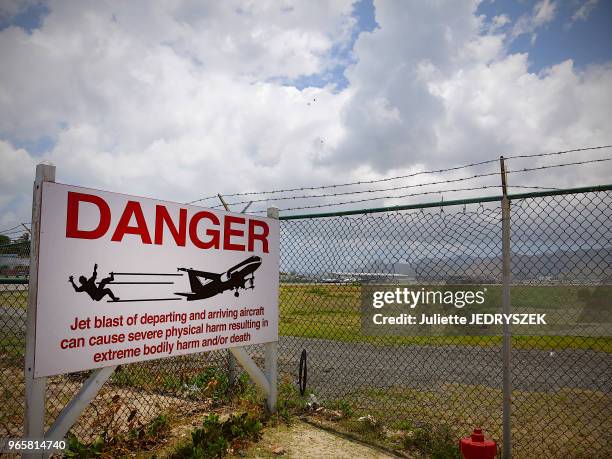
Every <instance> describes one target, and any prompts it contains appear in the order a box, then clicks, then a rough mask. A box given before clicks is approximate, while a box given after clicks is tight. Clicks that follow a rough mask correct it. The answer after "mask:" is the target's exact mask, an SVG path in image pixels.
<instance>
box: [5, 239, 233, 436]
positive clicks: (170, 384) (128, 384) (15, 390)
mask: <svg viewBox="0 0 612 459" xmlns="http://www.w3.org/2000/svg"><path fill="white" fill-rule="evenodd" d="M29 256H30V243H29V242H26V243H14V244H9V245H4V246H0V270H1V271H0V371H1V372H2V375H1V376H0V391H1V399H0V437H21V436H22V432H23V422H24V419H23V416H24V408H25V380H24V372H23V365H24V355H25V335H26V310H27V301H28V279H27V273H28V270H29V268H28V265H29V261H30V259H29ZM226 359H227V356H226V354H225V353H222V352H209V353H203V354H195V355H189V356H179V357H173V358H168V359H160V360H155V361H148V362H141V363H136V364H130V365H123V366H120V367H118V368H117V370H116V371H115V372H114V373H113V375H112V376H111V378H110V379H109V380H108V381H107V383H105V385H104V386H103V388H102V390H101V391H100V392H99V394H98V396H97V397H96V398H95V399H94V401H93V402H92V403H91V404H90V405H89V406H88V407H87V408H86V410H85V412H84V413H83V414H82V415H81V417H80V418H79V421H78V423H77V424H76V425H75V426H74V427H73V428H72V433H74V434H75V435H76V436H77V437H78V438H79V439H80V440H81V441H84V442H88V441H92V440H94V439H95V438H96V437H98V436H100V435H101V436H106V437H108V438H110V437H112V436H115V435H117V434H118V433H125V432H127V431H128V430H129V429H131V428H135V427H138V426H139V425H146V424H147V423H149V422H152V421H153V420H154V419H155V418H156V417H157V416H158V415H160V414H164V413H167V412H168V411H170V410H174V411H178V412H182V413H185V414H187V413H189V412H190V411H195V410H200V409H203V408H206V407H209V406H210V402H211V397H213V398H214V397H215V395H218V394H220V393H222V392H223V391H224V388H225V387H226V386H227V384H228V379H227V374H226V366H227V365H226ZM89 374H90V372H79V373H72V374H66V375H60V376H53V377H50V378H48V379H47V391H46V410H47V412H46V422H47V425H46V427H47V428H48V427H49V426H50V424H51V423H52V422H53V420H54V419H55V418H56V416H57V415H58V414H59V413H60V412H61V410H62V409H63V408H64V406H65V405H66V403H67V402H68V401H69V400H70V399H71V398H72V397H73V396H74V395H75V394H76V393H77V392H78V390H79V389H80V387H81V385H82V383H83V382H84V381H85V380H86V379H87V377H88V376H89ZM212 380H214V381H215V387H214V388H212V390H211V387H209V383H210V382H211V381H212Z"/></svg>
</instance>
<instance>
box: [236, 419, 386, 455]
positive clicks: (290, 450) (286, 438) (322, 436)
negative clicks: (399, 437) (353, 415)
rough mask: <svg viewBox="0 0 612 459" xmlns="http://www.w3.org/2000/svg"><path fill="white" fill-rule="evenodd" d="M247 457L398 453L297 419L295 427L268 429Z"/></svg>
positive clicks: (248, 451) (283, 426)
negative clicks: (368, 444) (359, 441)
mask: <svg viewBox="0 0 612 459" xmlns="http://www.w3.org/2000/svg"><path fill="white" fill-rule="evenodd" d="M236 457H239V456H236ZM244 457H248V458H271V457H286V458H300V459H320V458H322V457H325V458H337V459H355V458H364V459H378V458H390V457H397V456H394V455H391V454H389V453H387V452H385V451H382V450H379V449H376V448H374V447H371V446H367V445H364V444H361V443H358V442H355V441H352V440H349V439H346V438H344V437H342V436H340V435H337V434H333V433H330V432H328V431H326V430H323V429H320V428H318V427H315V426H312V425H310V424H308V423H305V422H302V421H299V420H296V421H294V422H293V423H292V425H291V426H286V425H280V426H278V427H273V428H266V429H264V434H263V437H262V439H261V440H260V441H259V442H258V443H256V444H255V445H253V446H251V448H249V449H248V450H247V451H246V454H245V456H244Z"/></svg>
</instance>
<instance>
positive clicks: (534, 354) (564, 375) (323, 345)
mask: <svg viewBox="0 0 612 459" xmlns="http://www.w3.org/2000/svg"><path fill="white" fill-rule="evenodd" d="M25 316H26V311H25V310H23V309H13V308H4V307H0V326H2V327H3V328H5V329H10V330H11V331H12V332H13V333H24V332H25ZM302 349H306V352H307V354H308V387H309V388H311V389H314V390H315V391H318V392H319V393H322V394H333V395H342V394H346V393H349V392H352V391H354V390H355V389H359V388H366V387H379V388H384V387H390V386H396V385H400V386H407V387H412V388H428V389H435V388H437V387H440V386H441V385H442V384H445V383H458V384H468V385H476V384H482V385H486V386H489V387H494V388H501V385H502V363H501V348H500V347H478V346H376V345H373V344H366V343H352V342H351V343H349V342H342V341H332V340H324V339H313V338H301V337H292V336H283V337H281V338H280V342H279V370H280V371H281V372H282V373H289V374H293V375H295V376H297V372H298V365H299V361H300V353H301V352H302ZM512 375H513V377H512V385H513V388H514V389H515V390H529V391H543V392H553V391H556V390H558V389H561V388H579V389H588V390H597V391H602V392H604V393H607V394H612V354H608V353H605V352H596V351H590V350H582V349H562V350H555V351H552V352H551V351H544V350H539V349H515V350H513V351H512Z"/></svg>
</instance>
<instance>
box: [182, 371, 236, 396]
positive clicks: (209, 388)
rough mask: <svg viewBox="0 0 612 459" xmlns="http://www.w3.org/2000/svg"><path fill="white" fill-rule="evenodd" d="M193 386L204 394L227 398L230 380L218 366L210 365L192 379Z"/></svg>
mask: <svg viewBox="0 0 612 459" xmlns="http://www.w3.org/2000/svg"><path fill="white" fill-rule="evenodd" d="M190 385H191V386H195V387H196V388H198V389H199V390H200V391H201V392H202V393H203V394H204V395H206V396H208V397H212V398H218V399H221V400H225V399H227V396H228V391H229V380H228V378H227V375H226V374H225V373H224V372H223V371H222V370H221V369H220V368H217V367H208V368H206V369H205V370H204V371H203V372H201V373H200V374H198V375H196V376H195V377H193V378H192V379H191V381H190Z"/></svg>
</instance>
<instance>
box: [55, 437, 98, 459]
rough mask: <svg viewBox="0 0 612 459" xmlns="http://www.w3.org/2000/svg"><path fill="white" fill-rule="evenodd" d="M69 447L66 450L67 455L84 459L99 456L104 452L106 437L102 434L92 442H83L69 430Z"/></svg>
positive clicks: (65, 454) (67, 438)
mask: <svg viewBox="0 0 612 459" xmlns="http://www.w3.org/2000/svg"><path fill="white" fill-rule="evenodd" d="M66 440H67V448H66V450H65V451H64V456H66V457H78V458H83V459H88V458H93V457H98V456H100V454H102V448H103V447H104V439H103V438H102V437H101V436H100V437H97V438H96V439H95V440H94V441H93V442H91V443H82V442H81V441H80V440H79V439H78V438H77V437H76V435H74V434H73V433H72V432H69V433H68V435H67V436H66Z"/></svg>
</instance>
